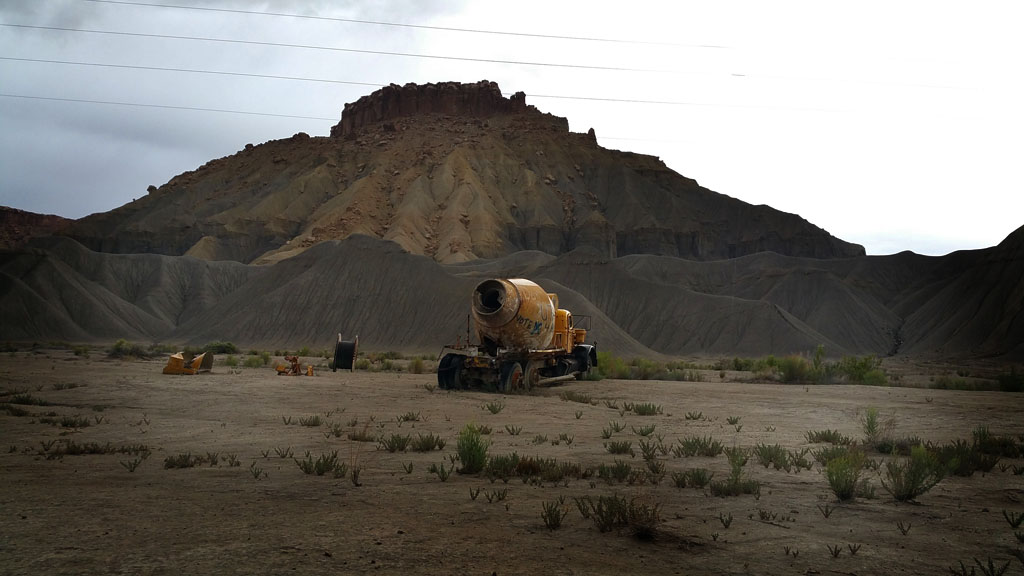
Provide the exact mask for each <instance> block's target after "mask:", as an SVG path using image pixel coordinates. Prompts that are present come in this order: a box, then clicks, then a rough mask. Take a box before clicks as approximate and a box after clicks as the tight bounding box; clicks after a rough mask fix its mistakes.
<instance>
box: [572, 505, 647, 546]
mask: <svg viewBox="0 0 1024 576" xmlns="http://www.w3.org/2000/svg"><path fill="white" fill-rule="evenodd" d="M576 507H577V508H579V510H580V514H581V515H582V516H583V517H584V518H590V519H591V520H593V521H594V525H595V526H597V529H598V530H599V531H601V532H609V531H611V530H613V529H615V528H622V527H625V528H628V529H630V530H631V531H632V532H633V535H634V536H636V537H637V538H641V539H650V538H651V537H653V536H654V532H655V529H656V527H657V525H658V523H659V522H661V505H660V504H657V503H651V502H649V501H647V499H645V498H641V497H636V498H633V499H631V500H628V501H627V500H626V499H625V498H624V497H622V496H619V495H618V494H613V495H611V496H598V497H597V498H596V499H594V498H591V497H590V496H583V497H580V498H577V499H576Z"/></svg>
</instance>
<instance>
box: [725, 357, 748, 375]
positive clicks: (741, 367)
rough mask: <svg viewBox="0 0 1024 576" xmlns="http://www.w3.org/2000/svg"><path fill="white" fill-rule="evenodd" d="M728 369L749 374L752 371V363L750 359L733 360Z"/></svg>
mask: <svg viewBox="0 0 1024 576" xmlns="http://www.w3.org/2000/svg"><path fill="white" fill-rule="evenodd" d="M730 368H732V369H733V370H735V371H737V372H750V371H751V370H753V369H754V361H753V360H752V359H750V358H733V359H732V364H731V366H730ZM721 369H722V368H719V370H721Z"/></svg>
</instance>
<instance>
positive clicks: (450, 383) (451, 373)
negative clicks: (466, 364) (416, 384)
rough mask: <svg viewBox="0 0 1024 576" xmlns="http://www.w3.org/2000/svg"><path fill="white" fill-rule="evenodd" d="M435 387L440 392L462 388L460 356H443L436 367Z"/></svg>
mask: <svg viewBox="0 0 1024 576" xmlns="http://www.w3.org/2000/svg"><path fill="white" fill-rule="evenodd" d="M437 386H438V388H441V389H442V390H457V389H459V388H462V356H460V355H458V354H445V355H444V357H443V358H441V361H440V362H439V363H438V365H437Z"/></svg>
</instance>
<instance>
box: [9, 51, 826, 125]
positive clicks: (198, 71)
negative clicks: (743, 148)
mask: <svg viewBox="0 0 1024 576" xmlns="http://www.w3.org/2000/svg"><path fill="white" fill-rule="evenodd" d="M0 60H8V61H14V62H31V63H44V64H63V65H70V66H92V67H100V68H115V69H127V70H149V71H159V72H181V73H189V74H210V75H222V76H239V77H245V78H263V79H270V80H289V81H298V82H322V83H330V84H347V85H354V86H373V87H378V86H383V85H384V84H381V83H374V82H357V81H351V80H333V79H329V78H310V77H304V76H278V75H274V74H256V73H249V72H232V71H227V70H201V69H195V68H172V67H164V66H140V65H133V64H109V63H103V62H81V61H74V60H47V59H42V58H16V57H13V56H0ZM502 94H503V95H504V96H511V95H512V94H513V93H512V92H503V93H502ZM527 96H529V97H530V98H547V99H554V100H579V101H591V102H609V103H618V104H653V105H664V106H706V107H714V108H747V109H759V110H764V109H768V110H793V111H802V112H838V110H830V109H825V108H800V107H792V106H763V105H753V104H713V103H708V102H685V101H674V100H644V99H637V98H607V97H598V96H567V95H555V94H527Z"/></svg>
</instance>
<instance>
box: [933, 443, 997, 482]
mask: <svg viewBox="0 0 1024 576" xmlns="http://www.w3.org/2000/svg"><path fill="white" fill-rule="evenodd" d="M931 451H932V452H933V453H934V454H935V457H936V458H938V460H939V462H940V463H942V465H943V467H944V468H945V469H946V470H947V471H948V472H949V473H950V474H952V475H954V476H962V477H969V476H972V475H974V473H975V472H978V471H980V472H990V471H992V469H993V468H995V466H996V463H997V462H999V456H998V455H996V454H986V453H985V452H984V451H982V450H981V448H980V447H979V446H978V443H977V442H968V441H966V440H962V439H957V440H954V441H953V442H950V443H949V444H946V445H944V446H940V447H935V448H931Z"/></svg>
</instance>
